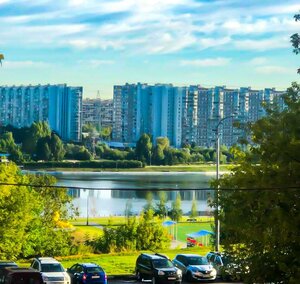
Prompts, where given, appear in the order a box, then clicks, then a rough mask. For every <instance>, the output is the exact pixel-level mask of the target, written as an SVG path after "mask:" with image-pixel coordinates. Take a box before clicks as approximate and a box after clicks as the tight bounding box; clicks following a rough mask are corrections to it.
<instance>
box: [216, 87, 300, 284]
mask: <svg viewBox="0 0 300 284" xmlns="http://www.w3.org/2000/svg"><path fill="white" fill-rule="evenodd" d="M284 102H285V105H286V108H285V109H284V110H283V111H281V112H280V111H279V110H278V109H276V108H274V109H269V110H268V115H267V116H266V117H264V118H262V119H260V120H258V121H257V122H256V123H254V124H253V125H252V126H250V131H251V134H252V144H251V145H252V146H251V150H250V151H249V152H245V153H240V155H238V156H239V160H238V161H237V165H236V166H235V167H234V168H233V170H232V172H231V173H230V174H228V175H226V176H223V177H222V178H221V179H219V182H215V183H214V184H213V186H214V187H215V188H216V187H219V188H220V198H219V204H220V208H221V216H220V220H221V232H222V235H221V237H222V239H221V243H222V245H223V246H224V248H225V250H226V251H228V252H229V253H230V254H232V255H233V256H234V257H236V258H237V260H240V263H241V264H242V267H245V266H248V267H249V269H250V271H251V273H248V274H245V277H246V278H245V280H246V281H248V282H251V283H254V282H256V283H265V282H272V283H298V281H299V278H300V260H299V256H298V254H299V251H300V243H299V235H300V216H299V210H300V192H299V180H300V85H299V84H297V83H293V84H292V86H291V87H290V88H289V89H288V91H287V94H286V95H285V96H284ZM225 188H226V189H232V190H227V191H223V190H222V189H225ZM215 205H216V204H215Z"/></svg>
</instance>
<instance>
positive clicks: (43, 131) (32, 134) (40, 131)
mask: <svg viewBox="0 0 300 284" xmlns="http://www.w3.org/2000/svg"><path fill="white" fill-rule="evenodd" d="M50 135H51V129H50V127H49V125H48V123H47V122H46V121H38V122H34V123H33V124H32V125H31V126H30V128H29V130H28V135H26V137H25V138H24V141H23V143H22V149H23V151H24V152H26V153H29V154H31V155H33V154H35V153H36V145H37V142H38V140H39V139H40V138H43V137H47V136H50Z"/></svg>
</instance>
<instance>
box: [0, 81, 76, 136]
mask: <svg viewBox="0 0 300 284" xmlns="http://www.w3.org/2000/svg"><path fill="white" fill-rule="evenodd" d="M81 108H82V87H68V86H67V85H66V84H61V85H37V86H31V85H29V86H0V123H1V125H12V126H14V127H24V126H30V125H31V124H32V123H33V122H34V121H48V123H49V125H50V128H51V129H52V130H54V131H55V132H57V133H58V134H59V135H60V137H61V138H62V139H63V140H65V141H80V140H81Z"/></svg>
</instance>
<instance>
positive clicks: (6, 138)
mask: <svg viewBox="0 0 300 284" xmlns="http://www.w3.org/2000/svg"><path fill="white" fill-rule="evenodd" d="M0 152H3V153H8V154H9V157H8V158H9V160H11V161H14V162H16V163H19V162H22V161H23V154H22V152H21V150H20V148H19V146H17V145H16V144H15V141H14V138H13V135H12V132H4V133H3V134H0Z"/></svg>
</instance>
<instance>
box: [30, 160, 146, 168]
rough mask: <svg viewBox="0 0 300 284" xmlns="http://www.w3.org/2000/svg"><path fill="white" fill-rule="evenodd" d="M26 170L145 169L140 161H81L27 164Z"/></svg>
mask: <svg viewBox="0 0 300 284" xmlns="http://www.w3.org/2000/svg"><path fill="white" fill-rule="evenodd" d="M24 167H25V168H31V169H36V168H95V169H97V168H100V169H115V168H119V169H129V168H143V163H142V162H140V161H135V160H134V161H128V160H122V161H80V162H54V161H53V162H38V163H37V162H27V163H24Z"/></svg>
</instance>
